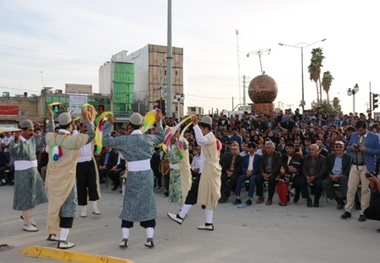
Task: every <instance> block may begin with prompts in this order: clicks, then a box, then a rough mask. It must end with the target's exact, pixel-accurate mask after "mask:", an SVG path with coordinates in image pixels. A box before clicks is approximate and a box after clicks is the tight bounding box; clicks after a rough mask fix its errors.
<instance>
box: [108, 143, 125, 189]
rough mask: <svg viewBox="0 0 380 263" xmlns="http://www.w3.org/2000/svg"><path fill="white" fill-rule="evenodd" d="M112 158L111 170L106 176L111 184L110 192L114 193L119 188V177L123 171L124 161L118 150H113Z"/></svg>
mask: <svg viewBox="0 0 380 263" xmlns="http://www.w3.org/2000/svg"><path fill="white" fill-rule="evenodd" d="M113 157H114V158H112V159H111V161H110V162H111V165H112V166H111V169H110V170H108V172H107V176H108V177H109V178H111V180H112V182H113V188H112V191H116V190H117V188H119V186H120V176H121V175H122V173H123V172H124V171H125V168H126V167H125V159H124V158H123V156H122V155H121V153H120V152H119V150H115V154H114V156H113Z"/></svg>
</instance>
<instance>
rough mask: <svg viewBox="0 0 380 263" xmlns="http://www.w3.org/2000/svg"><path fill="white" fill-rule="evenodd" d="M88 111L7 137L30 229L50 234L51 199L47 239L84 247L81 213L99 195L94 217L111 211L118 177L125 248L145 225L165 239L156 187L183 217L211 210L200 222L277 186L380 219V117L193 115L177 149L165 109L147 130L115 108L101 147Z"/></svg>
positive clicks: (9, 173)
mask: <svg viewBox="0 0 380 263" xmlns="http://www.w3.org/2000/svg"><path fill="white" fill-rule="evenodd" d="M88 116H89V115H88V112H87V111H86V110H83V112H82V119H81V121H80V122H79V123H75V122H74V121H73V120H72V118H71V116H70V115H69V113H61V114H60V115H59V116H58V118H57V119H58V124H57V125H55V126H54V114H53V112H52V111H51V110H49V117H50V122H49V124H48V125H47V127H44V128H45V131H44V130H43V128H41V127H40V126H39V125H38V124H33V123H32V122H31V121H29V120H24V121H22V122H20V128H21V132H5V133H4V134H2V135H1V136H2V138H1V149H2V151H0V185H1V186H3V185H6V184H10V185H14V188H15V190H14V204H13V208H14V209H15V210H19V211H22V215H21V218H22V219H23V220H24V227H23V230H25V231H28V232H36V231H38V228H37V225H36V222H34V221H33V219H32V216H31V212H32V209H33V208H34V207H35V206H36V205H38V204H40V203H45V202H48V223H47V230H46V233H47V234H48V238H47V240H48V241H53V242H58V245H57V247H58V248H61V249H67V248H71V247H73V246H74V245H75V244H74V243H71V242H68V241H67V237H68V234H69V230H70V229H71V228H72V226H73V220H74V217H75V216H76V213H77V207H78V206H79V208H80V213H79V215H80V217H83V218H85V217H87V205H88V202H91V203H92V214H93V215H95V216H100V215H101V213H100V211H99V209H98V205H97V201H98V200H99V199H100V198H101V193H100V184H101V183H102V182H105V181H107V180H111V181H112V190H113V191H117V190H119V189H120V188H121V186H122V183H121V182H122V181H123V180H124V181H125V191H123V193H124V199H123V200H124V201H123V202H124V204H123V209H122V212H121V214H120V219H121V229H122V241H121V243H120V244H119V246H120V247H121V248H126V247H127V244H128V239H129V236H130V229H131V228H132V227H133V223H134V222H140V225H141V226H142V227H143V228H145V229H146V235H147V240H146V242H145V243H144V245H145V246H147V247H149V248H152V247H154V243H153V237H154V229H155V227H156V221H155V218H156V204H155V197H154V191H156V192H160V191H162V189H165V190H164V191H162V192H163V193H164V195H165V196H168V198H169V201H170V203H172V204H174V205H175V206H176V212H175V213H168V217H169V218H170V219H171V220H173V221H174V222H176V223H178V224H183V222H184V221H185V218H186V215H187V213H188V212H189V211H190V209H191V207H192V206H193V205H195V204H197V205H199V206H201V207H202V208H203V209H204V211H205V223H204V224H202V225H200V226H199V227H198V229H199V230H208V231H212V230H214V225H213V211H214V209H215V207H216V206H217V205H218V204H221V203H223V204H225V205H227V204H228V203H230V204H231V205H239V206H250V205H253V203H254V202H256V203H257V204H261V203H265V204H266V205H272V204H273V200H274V196H275V195H276V194H277V195H278V200H279V203H278V204H279V205H280V206H287V205H289V203H291V201H292V202H293V203H298V202H299V201H300V199H301V198H302V199H304V200H305V203H306V205H307V207H319V206H320V199H321V195H322V192H323V191H325V192H326V195H327V196H328V197H329V198H330V199H334V200H336V202H337V209H339V210H343V209H344V213H343V214H342V215H341V218H342V219H347V218H349V217H351V215H352V211H353V209H357V210H360V213H359V218H358V220H359V221H365V220H366V219H367V218H368V219H374V220H380V195H379V192H380V143H379V138H380V120H379V118H377V119H376V120H375V119H373V118H372V116H371V114H368V115H367V116H366V115H364V114H362V113H361V114H359V115H358V114H352V113H350V114H348V115H347V114H343V113H342V112H340V113H338V112H334V113H332V114H325V113H324V112H323V111H322V110H321V109H320V108H317V109H315V110H306V111H305V112H304V113H303V114H301V113H300V112H299V109H296V110H295V111H294V112H293V111H292V110H291V109H287V110H285V111H284V112H282V111H280V112H273V113H269V114H262V113H255V112H252V113H248V112H245V113H244V114H243V115H242V116H230V117H227V116H226V115H223V114H221V115H219V116H218V115H214V116H208V115H206V116H203V117H201V116H199V117H198V116H193V117H192V118H191V120H190V121H191V122H192V125H191V126H190V127H189V128H187V129H186V130H185V131H183V137H184V138H181V136H180V132H181V130H180V129H179V130H177V131H175V132H174V133H173V137H172V138H171V140H170V146H169V149H166V150H165V149H164V148H163V147H162V143H163V141H164V139H165V138H166V137H165V135H166V136H167V134H168V133H170V129H171V128H173V127H174V126H175V124H176V121H174V120H173V119H172V118H166V119H163V117H162V115H161V113H159V112H158V113H157V114H156V123H155V125H154V126H153V127H152V128H151V129H150V130H149V132H148V133H146V134H142V133H141V131H140V128H141V127H142V125H143V117H142V116H141V115H140V114H139V113H133V114H132V115H131V118H130V121H129V123H128V125H127V127H126V128H121V129H119V130H114V129H113V127H114V124H115V120H114V118H113V116H110V117H108V121H105V123H104V126H103V148H102V151H101V152H100V154H94V149H96V145H95V144H94V136H95V135H94V129H95V127H94V125H93V123H92V122H91V120H90V119H89V117H88ZM181 127H182V129H184V128H185V124H182V126H181ZM164 131H165V134H164ZM72 160H77V162H72ZM25 178H28V180H25ZM44 185H45V187H46V188H47V192H48V195H46V192H45V190H44V189H43V186H44ZM242 191H245V192H246V200H244V201H243V200H242V199H243V198H242V195H241V193H242ZM266 191H267V193H266V194H265V192H266ZM24 192H28V194H24ZM359 192H360V193H359ZM371 192H372V193H373V194H371ZM254 195H256V197H257V198H256V199H255V197H254ZM265 195H267V196H266V198H265ZM312 196H313V199H312ZM47 197H49V200H48V198H47ZM291 197H293V200H291V199H292V198H291ZM379 232H380V230H379Z"/></svg>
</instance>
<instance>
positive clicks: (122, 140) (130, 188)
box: [103, 112, 164, 248]
mask: <svg viewBox="0 0 380 263" xmlns="http://www.w3.org/2000/svg"><path fill="white" fill-rule="evenodd" d="M161 120H162V114H161V112H158V113H157V114H156V115H155V121H156V128H157V132H156V134H155V135H148V134H145V135H144V134H142V132H141V131H140V128H141V126H142V123H143V117H142V116H141V115H140V114H139V113H136V112H135V113H133V114H132V115H131V117H130V120H129V125H128V128H132V129H133V131H132V133H131V135H128V136H120V137H116V138H113V137H112V136H111V135H110V134H111V129H112V125H113V124H114V122H115V120H114V117H113V116H110V117H109V118H108V121H106V122H105V123H104V126H103V135H104V137H103V146H105V147H110V148H115V149H119V150H120V152H121V154H122V155H123V156H124V157H125V159H126V161H127V167H128V177H127V179H126V184H125V195H124V202H123V211H122V212H121V214H120V219H121V220H122V222H121V229H122V234H123V240H122V241H121V243H120V245H119V246H120V247H121V248H126V247H127V243H128V238H129V234H130V229H131V228H132V227H133V222H140V225H141V226H142V227H144V228H145V229H146V235H147V240H146V242H145V243H144V245H145V246H147V247H149V248H152V247H154V243H153V236H154V228H155V226H156V220H155V218H156V216H157V212H156V203H155V199H154V191H153V171H152V169H151V168H150V158H151V156H152V154H153V150H154V147H155V146H157V145H158V144H159V143H161V142H163V140H164V131H163V129H162V124H161Z"/></svg>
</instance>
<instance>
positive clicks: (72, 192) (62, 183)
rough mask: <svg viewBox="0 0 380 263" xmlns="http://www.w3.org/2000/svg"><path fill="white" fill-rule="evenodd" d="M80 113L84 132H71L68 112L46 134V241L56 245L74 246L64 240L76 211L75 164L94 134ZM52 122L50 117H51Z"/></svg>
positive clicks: (84, 114)
mask: <svg viewBox="0 0 380 263" xmlns="http://www.w3.org/2000/svg"><path fill="white" fill-rule="evenodd" d="M82 117H83V118H84V120H85V122H86V125H87V134H84V133H82V134H77V135H72V133H71V132H72V131H73V129H75V128H76V126H75V124H74V122H73V121H72V119H71V116H70V114H69V113H67V112H64V113H61V114H60V115H59V116H58V122H59V125H60V128H59V130H58V132H54V133H52V132H49V133H47V134H46V144H47V145H49V152H50V153H51V156H52V158H50V160H49V163H48V168H47V175H46V179H45V185H46V187H47V189H48V193H49V203H48V218H47V227H46V233H47V234H48V235H49V236H48V238H47V240H48V241H58V245H57V248H60V249H68V248H72V247H74V246H75V244H74V243H71V242H68V241H67V236H68V234H69V230H70V228H72V226H73V222H74V217H75V216H76V213H77V205H78V201H77V187H76V179H75V175H76V166H77V162H76V160H78V156H79V152H80V149H81V147H82V146H84V145H86V144H88V143H89V142H91V141H92V140H93V139H94V138H95V132H94V126H93V124H92V123H90V120H89V119H88V112H87V110H85V109H82ZM51 122H53V119H52V120H51Z"/></svg>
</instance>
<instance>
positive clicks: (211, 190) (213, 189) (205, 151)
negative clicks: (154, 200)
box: [168, 116, 222, 231]
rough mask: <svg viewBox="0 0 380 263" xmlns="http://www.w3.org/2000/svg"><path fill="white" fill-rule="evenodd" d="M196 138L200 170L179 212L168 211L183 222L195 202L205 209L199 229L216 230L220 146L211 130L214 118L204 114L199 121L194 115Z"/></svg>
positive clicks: (172, 216) (174, 218)
mask: <svg viewBox="0 0 380 263" xmlns="http://www.w3.org/2000/svg"><path fill="white" fill-rule="evenodd" d="M191 121H192V122H193V129H194V132H195V139H196V141H197V144H198V145H201V149H202V150H201V157H200V158H201V162H200V172H199V176H198V177H197V179H196V180H195V181H194V182H193V184H192V186H191V189H190V190H189V192H188V194H187V197H186V201H185V204H184V205H183V206H182V209H181V211H180V212H179V214H173V213H168V216H169V218H170V219H172V220H173V221H175V222H177V223H178V224H182V223H183V221H184V218H185V217H186V215H187V213H188V212H189V211H190V209H191V207H192V206H193V205H194V204H198V205H200V206H201V207H202V208H203V209H205V216H206V223H205V224H203V225H200V226H199V227H198V229H199V230H211V231H212V230H214V225H213V210H214V208H215V207H216V206H217V204H218V200H219V199H220V184H221V183H220V175H221V170H222V169H221V167H220V165H219V157H220V148H221V144H220V147H219V144H218V142H217V139H216V138H215V136H214V134H213V133H212V132H211V125H212V119H211V117H210V116H203V117H202V119H201V121H200V122H199V120H198V117H197V116H194V117H192V119H191ZM198 123H199V125H198Z"/></svg>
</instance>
